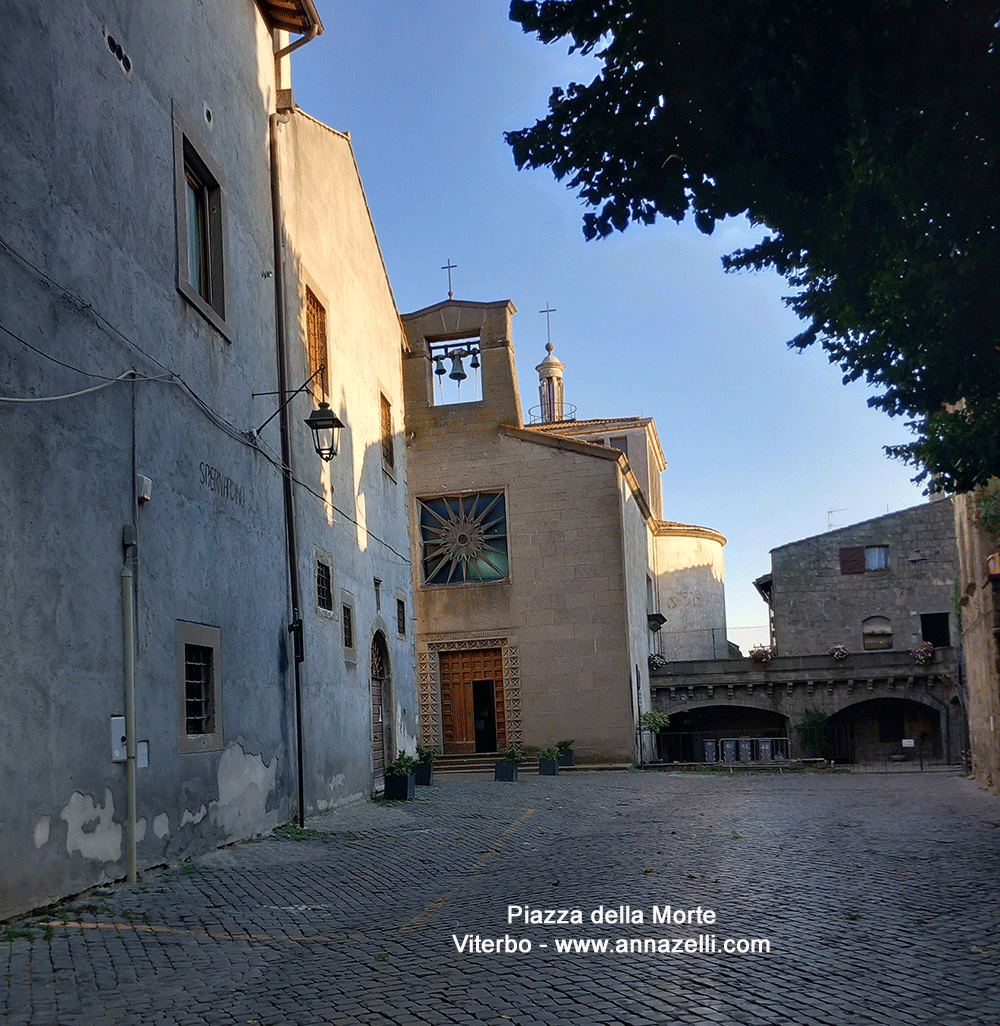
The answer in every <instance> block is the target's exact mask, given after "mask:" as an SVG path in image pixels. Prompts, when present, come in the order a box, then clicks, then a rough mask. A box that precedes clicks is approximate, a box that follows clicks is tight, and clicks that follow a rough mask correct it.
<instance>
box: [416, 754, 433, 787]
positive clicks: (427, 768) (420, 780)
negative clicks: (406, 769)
mask: <svg viewBox="0 0 1000 1026" xmlns="http://www.w3.org/2000/svg"><path fill="white" fill-rule="evenodd" d="M437 757H438V753H437V749H436V748H430V747H428V746H427V745H417V770H416V777H417V786H418V787H430V786H431V781H432V780H433V779H434V760H435V759H436V758H437Z"/></svg>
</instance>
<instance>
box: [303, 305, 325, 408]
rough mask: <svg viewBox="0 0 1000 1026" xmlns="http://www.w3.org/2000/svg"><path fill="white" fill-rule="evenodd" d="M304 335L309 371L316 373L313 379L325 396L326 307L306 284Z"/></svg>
mask: <svg viewBox="0 0 1000 1026" xmlns="http://www.w3.org/2000/svg"><path fill="white" fill-rule="evenodd" d="M306 336H307V337H306V344H307V346H308V349H309V373H310V374H315V375H316V377H315V378H314V379H313V380H314V381H315V383H316V385H317V387H318V388H319V389H320V390H321V391H322V393H323V395H324V396H325V395H326V394H327V374H326V308H325V307H324V306H323V304H322V303H321V302H320V301H319V300H318V299H317V298H316V293H315V292H313V290H312V289H311V288H309V286H308V285H307V286H306ZM320 368H322V370H320ZM317 371H318V372H319V373H318V374H317Z"/></svg>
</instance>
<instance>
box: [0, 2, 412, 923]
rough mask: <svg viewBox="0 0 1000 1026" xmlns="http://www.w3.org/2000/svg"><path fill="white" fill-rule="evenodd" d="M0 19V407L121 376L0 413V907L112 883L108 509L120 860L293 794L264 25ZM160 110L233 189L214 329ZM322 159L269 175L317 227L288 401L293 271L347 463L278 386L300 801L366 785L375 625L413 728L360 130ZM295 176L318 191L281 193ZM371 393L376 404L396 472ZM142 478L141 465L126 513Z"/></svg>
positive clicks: (88, 7) (89, 11) (214, 839)
mask: <svg viewBox="0 0 1000 1026" xmlns="http://www.w3.org/2000/svg"><path fill="white" fill-rule="evenodd" d="M3 13H4V20H5V33H4V37H3V40H2V42H0V48H2V53H0V57H2V60H0V82H2V86H3V89H4V94H5V95H7V96H14V95H17V96H18V97H19V101H18V103H16V104H12V105H11V108H10V111H9V117H8V129H7V132H6V133H5V137H4V142H3V144H2V146H3V157H4V166H5V174H4V175H3V176H2V179H0V225H2V228H0V241H2V245H0V321H2V324H3V327H4V328H5V329H6V333H5V334H2V335H0V395H3V396H6V397H8V398H14V397H16V398H19V399H31V398H36V399H37V398H42V397H53V396H64V395H69V394H70V393H76V392H79V391H82V390H85V389H89V388H91V387H93V386H95V385H104V384H107V383H108V380H109V379H112V378H115V377H117V376H118V375H121V374H123V373H125V372H129V371H130V370H132V369H134V373H135V380H127V381H122V382H116V383H113V384H110V385H109V387H106V388H101V389H100V390H99V391H94V392H89V393H87V394H82V395H77V396H75V397H73V398H66V399H62V400H60V401H57V402H46V403H17V404H12V403H0V434H2V438H3V446H2V447H0V553H2V560H0V566H2V568H3V569H2V571H0V614H2V616H3V618H4V620H5V622H6V624H7V625H8V626H7V628H6V629H5V630H4V631H3V632H2V633H0V680H2V682H3V686H4V692H5V701H4V702H3V703H2V705H0V743H2V752H3V755H2V762H0V767H2V778H0V782H2V785H3V787H2V795H0V916H4V915H10V914H13V913H16V912H18V911H21V910H24V909H27V908H30V907H33V906H38V905H41V904H43V903H45V902H48V901H51V900H53V899H55V898H57V897H59V896H61V895H65V894H69V893H73V892H75V891H79V890H82V889H84V888H86V887H88V886H90V885H92V884H95V883H97V882H100V881H103V880H107V879H110V878H116V877H121V876H123V875H124V873H125V859H126V852H125V827H124V823H125V807H126V794H125V771H124V765H123V764H121V763H116V762H113V761H112V758H111V729H110V718H111V717H112V716H113V715H120V714H122V713H123V712H124V683H123V680H124V669H123V667H124V659H123V652H124V641H123V633H124V627H123V611H122V585H121V574H122V568H123V563H124V552H123V547H122V541H121V539H122V528H123V525H125V524H134V525H135V527H136V529H137V536H138V548H137V550H136V554H135V558H134V559H132V560H130V562H131V565H132V571H133V574H134V578H133V579H134V585H133V594H134V599H135V609H136V614H135V625H136V640H135V659H136V687H135V693H136V728H137V729H136V736H137V738H138V739H140V740H146V741H148V749H149V767H148V768H146V769H140V770H139V771H138V774H137V805H138V822H137V836H138V863H139V866H140V868H141V867H142V866H145V865H153V864H157V863H163V862H170V861H175V860H177V859H180V858H183V857H185V856H187V855H189V854H192V853H194V852H197V851H201V850H204V849H206V848H209V847H212V846H215V845H218V844H221V843H226V842H228V841H232V840H235V839H238V838H243V837H247V836H250V835H253V834H255V833H258V832H260V831H262V830H267V829H269V828H270V827H272V826H274V825H276V824H278V823H281V822H286V821H287V820H288V819H289V818H290V817H291V815H292V813H293V811H294V807H295V804H296V787H295V783H296V767H295V722H294V716H293V702H292V694H293V688H292V675H291V672H290V654H289V647H288V624H289V621H290V618H291V614H292V611H291V610H290V608H289V589H288V569H289V568H288V562H287V556H286V546H285V519H284V505H283V498H282V477H281V469H280V458H279V457H278V447H279V443H278V432H277V421H276V420H275V421H272V423H271V424H270V425H269V426H268V427H267V428H265V430H264V431H263V433H262V434H261V435H260V438H259V439H258V440H256V441H255V440H254V439H253V438H252V437H251V430H252V429H255V428H257V427H259V426H260V425H261V424H262V423H263V422H264V421H265V420H266V419H267V418H268V417H269V416H270V415H271V414H272V413H273V412H274V411H275V409H276V408H277V406H278V403H279V401H280V400H279V399H277V398H276V397H275V393H276V392H277V389H278V379H277V357H276V346H275V282H276V273H277V271H278V269H277V268H276V267H275V261H274V247H273V230H272V202H271V181H270V163H269V159H268V145H269V122H268V118H269V113H270V112H271V111H273V110H274V106H275V88H274V71H273V59H272V50H273V41H272V36H271V33H270V31H269V29H268V27H267V26H266V25H265V23H264V21H263V19H262V17H261V14H260V12H259V10H258V8H257V7H256V5H255V4H254V3H252V2H250V0H226V2H223V3H217V4H201V3H199V2H197V0H167V2H164V3H161V4H157V5H156V7H155V9H154V8H149V7H147V6H143V5H134V4H129V3H124V2H112V0H107V2H100V0H92V2H82V3H79V4H60V5H55V6H52V5H48V4H43V3H41V2H31V0H29V2H26V3H18V4H13V3H5V4H4V5H3ZM112 39H113V40H114V43H115V44H116V45H117V46H118V47H120V48H121V54H119V53H118V52H117V51H115V50H113V49H112V45H111V42H110V40H112ZM126 56H127V58H128V62H127V63H128V67H127V68H126V66H125V61H124V59H123V57H126ZM298 117H299V116H298V115H296V118H298ZM178 120H179V121H180V123H182V126H183V133H184V134H187V135H188V136H189V138H190V139H191V140H192V142H193V144H194V145H195V146H196V147H197V150H198V152H199V154H200V155H202V156H203V157H204V158H205V159H206V160H210V161H211V162H212V164H213V165H214V166H215V167H217V168H218V170H219V173H220V175H221V176H222V178H223V183H222V184H223V185H224V196H225V204H224V207H225V215H226V217H225V228H224V235H225V240H226V250H227V253H226V261H225V288H226V303H225V323H224V325H222V328H221V330H220V326H219V324H218V323H216V322H213V321H212V320H210V319H209V318H208V317H206V316H205V315H204V313H203V312H202V311H201V310H199V309H198V308H196V306H195V305H194V304H193V303H192V302H191V301H189V299H188V298H186V297H185V296H183V295H182V294H181V292H180V291H179V290H178V243H177V240H178V213H177V210H176V208H175V192H176V190H175V185H176V183H175V121H178ZM313 124H314V123H313ZM284 127H285V129H286V134H285V136H284V137H282V140H281V143H280V146H281V153H282V155H283V156H284V157H285V158H286V159H287V160H289V161H290V162H294V160H295V159H297V156H296V153H297V151H296V149H295V146H294V145H293V142H292V140H291V139H290V137H291V136H292V135H293V133H294V132H295V124H294V122H293V123H290V124H289V125H286V126H284ZM320 128H321V126H316V128H315V131H316V132H317V133H318V132H319V131H320ZM322 131H323V132H326V131H328V130H326V129H322ZM324 138H325V137H324ZM314 143H315V140H314ZM326 145H327V149H326V150H325V151H324V150H323V147H322V146H318V145H313V144H308V143H304V144H303V146H302V147H301V148H300V149H301V152H302V153H305V152H308V153H309V154H311V157H310V159H312V160H314V161H315V160H316V159H317V156H322V158H323V159H324V160H326V161H327V163H326V164H325V165H324V167H323V168H322V169H321V173H320V172H317V173H315V174H314V173H313V171H310V172H309V176H308V179H307V180H306V181H303V180H302V179H300V178H299V177H296V175H295V174H294V173H290V174H289V176H288V177H287V180H285V181H283V183H282V184H283V187H284V192H285V198H286V201H290V202H288V206H289V210H290V214H289V216H290V218H291V219H292V222H294V219H295V218H299V227H300V229H301V226H302V223H303V222H305V221H307V220H308V221H309V223H310V228H309V231H305V230H300V231H299V232H298V233H296V231H295V224H294V223H290V225H289V227H288V232H287V234H286V236H285V237H284V239H283V243H284V258H285V266H286V269H287V280H285V281H284V284H285V296H286V310H285V313H286V321H287V322H288V323H289V324H290V325H291V330H290V331H289V338H290V347H291V350H292V351H291V353H290V356H289V364H290V367H289V378H290V379H291V378H294V377H295V376H296V373H297V372H296V370H295V367H296V366H298V368H299V369H300V370H301V371H302V373H301V376H300V377H298V380H295V381H294V382H292V381H290V387H292V388H295V387H297V386H298V384H299V383H300V382H301V381H302V380H304V379H305V378H306V377H307V376H308V372H307V371H306V370H305V369H304V367H305V364H304V358H303V355H302V352H301V349H302V340H301V337H300V335H299V333H298V328H299V316H300V312H301V289H300V287H299V285H300V282H299V279H298V275H299V273H300V272H302V273H308V272H309V271H310V270H311V271H312V273H313V274H314V275H318V276H321V277H324V278H325V280H326V281H327V286H326V287H327V289H328V291H329V294H330V295H329V299H330V303H331V309H332V310H334V311H339V312H335V314H333V315H332V330H331V335H332V336H334V337H335V339H336V349H335V352H334V353H333V357H334V360H333V362H335V363H336V364H337V367H338V369H339V378H337V379H336V380H337V381H338V383H339V384H341V385H343V391H342V392H340V393H338V395H337V397H336V400H337V401H336V403H335V406H336V408H337V409H338V410H339V411H341V412H342V414H343V413H346V416H345V418H344V419H345V420H346V421H347V423H348V430H347V431H345V442H346V444H345V448H344V451H343V452H342V454H341V456H340V457H338V458H337V459H338V461H339V462H334V463H333V464H330V465H322V466H321V465H320V461H319V460H318V458H317V457H316V455H315V454H314V453H313V451H312V444H311V441H310V439H309V438H308V437H307V430H306V428H305V427H304V426H303V425H302V423H301V420H302V418H303V417H304V416H305V415H306V414H307V413H308V411H309V410H310V409H311V402H310V401H309V397H308V396H307V395H301V396H299V397H297V398H296V399H295V400H293V402H294V404H295V405H294V407H293V418H292V419H293V423H294V425H295V432H294V437H293V440H292V442H293V444H292V456H291V466H292V472H293V475H294V476H295V485H294V504H295V510H296V520H295V523H296V530H297V533H299V534H301V535H302V537H301V538H300V541H299V550H298V551H299V572H300V577H301V580H302V583H303V592H304V595H305V596H306V600H307V601H306V602H304V603H303V604H304V605H305V606H307V608H306V609H304V610H303V618H304V620H305V621H306V624H305V626H306V653H307V660H306V663H305V664H303V667H304V669H303V676H304V688H303V698H304V702H303V705H304V712H306V714H307V715H306V719H305V724H306V730H305V732H304V735H303V742H304V748H305V753H306V758H305V765H304V771H305V774H304V779H305V782H306V788H305V790H306V803H307V806H308V807H309V808H310V809H313V808H316V809H319V808H324V807H328V806H329V805H331V804H333V803H335V802H337V801H340V800H344V799H345V798H350V797H352V796H357V795H359V794H362V793H367V792H368V791H369V790H370V788H371V783H372V777H371V744H370V730H371V712H370V708H369V704H370V703H369V698H368V696H369V680H368V648H369V646H370V642H371V638H372V636H373V635H374V632H375V631H376V630H381V631H382V632H383V633H384V634H385V635H386V638H387V641H388V644H389V652H390V663H391V666H392V680H393V685H392V691H393V697H394V700H395V705H394V707H393V709H392V710H391V717H392V721H393V722H392V724H391V730H390V733H391V735H392V737H393V739H394V742H396V743H398V744H399V745H400V746H406V745H412V741H413V737H414V735H415V701H414V700H413V699H412V694H413V685H412V678H413V669H412V664H413V657H412V645H413V640H412V628H411V626H410V623H409V622H407V623H406V625H405V631H404V632H400V631H398V630H397V623H396V605H395V603H396V598H397V596H399V597H400V598H401V599H402V600H403V601H404V604H405V606H406V614H407V618H409V617H410V616H411V615H412V614H411V612H410V609H411V591H410V583H409V565H408V562H407V556H408V552H407V519H406V505H405V487H406V480H405V447H404V445H403V443H402V432H401V430H400V427H399V425H401V422H402V414H401V408H402V401H401V381H400V368H399V346H400V336H399V328H398V321H397V320H396V315H395V311H394V308H393V304H392V297H391V292H390V290H389V286H388V282H387V280H386V277H385V269H384V266H383V265H382V261H381V257H380V255H379V253H378V247H377V242H376V241H375V238H374V231H373V228H372V225H371V220H370V216H369V214H368V211H367V208H366V207H365V205H364V200H363V195H362V191H361V186H360V183H359V180H358V176H357V169H356V168H355V166H354V162H353V156H352V155H351V153H350V147H349V145H348V144H347V141H346V139H345V138H344V137H343V136H336V134H335V133H331V134H330V139H329V140H327V141H326ZM299 156H301V153H299ZM6 172H9V173H6ZM317 174H320V177H321V178H322V182H321V185H322V186H323V187H322V188H317V181H319V179H318V178H317V176H316V175H317ZM323 176H325V177H323ZM299 189H307V190H308V191H309V195H310V197H313V196H318V197H320V200H322V198H323V197H326V202H325V203H324V202H319V203H318V204H317V203H316V202H315V200H314V199H310V203H311V204H312V205H309V204H305V205H304V206H302V207H299V206H297V205H296V202H295V193H296V190H299ZM338 233H340V234H339V235H338ZM321 238H326V242H325V247H326V248H325V249H322V251H317V252H313V251H312V250H311V248H310V247H313V248H315V246H316V245H317V240H319V239H321ZM338 318H339V319H338ZM19 339H23V342H22V341H19ZM296 346H297V347H298V349H296ZM373 354H374V356H375V358H372V356H373ZM296 360H297V361H298V363H297V364H296ZM380 390H381V391H382V392H384V394H386V395H387V396H388V397H389V398H390V400H391V402H392V403H393V404H394V406H395V408H396V410H397V417H398V419H397V422H396V423H397V428H396V435H395V439H394V441H395V445H396V452H397V454H398V457H399V459H398V461H397V464H396V477H395V480H393V481H389V480H386V479H385V478H384V476H383V471H382V465H381V454H380V442H381V438H380V435H381V433H380V428H379V398H378V392H379V391H380ZM254 393H257V395H256V396H255V394H254ZM267 393H270V394H267ZM136 473H138V474H140V475H144V476H146V477H148V478H150V479H151V481H152V498H151V501H150V502H148V503H144V504H142V505H138V504H137V503H136V497H135V492H134V479H135V474H136ZM331 503H335V504H336V505H337V506H338V508H339V511H334V510H333V506H332V505H331ZM317 549H321V550H323V551H325V552H327V553H328V554H329V555H330V556H331V559H332V562H333V563H334V565H335V566H336V567H337V576H336V577H335V582H334V586H335V588H336V590H337V593H338V597H339V594H340V593H341V591H347V590H351V591H353V592H356V595H357V613H358V624H357V633H358V635H359V639H358V651H359V655H358V658H357V660H356V663H355V664H349V663H348V662H347V661H345V658H344V653H343V649H342V645H341V644H340V637H341V635H340V624H339V623H335V624H328V623H321V622H319V618H318V617H317V616H316V610H315V563H314V554H315V552H316V550H317ZM375 577H381V579H382V581H383V585H382V598H383V608H382V610H381V611H378V610H376V609H375V607H374V592H373V581H374V578H375ZM181 621H183V622H188V623H193V624H198V625H208V626H210V627H212V628H215V629H217V630H218V638H219V647H218V652H217V653H216V655H217V663H216V671H217V673H218V676H219V679H220V681H221V696H220V704H219V707H218V709H217V710H216V720H217V722H218V723H221V729H220V730H219V731H218V738H217V739H216V742H215V743H213V744H212V745H211V746H210V748H209V750H205V751H200V752H187V751H182V748H183V747H184V745H183V740H184V739H183V738H182V736H181V735H182V734H183V733H184V732H185V728H184V726H183V721H182V717H181V712H182V708H183V700H182V693H181V690H180V688H179V686H178V656H177V653H178V643H177V639H178V623H179V622H181ZM182 650H183V648H182Z"/></svg>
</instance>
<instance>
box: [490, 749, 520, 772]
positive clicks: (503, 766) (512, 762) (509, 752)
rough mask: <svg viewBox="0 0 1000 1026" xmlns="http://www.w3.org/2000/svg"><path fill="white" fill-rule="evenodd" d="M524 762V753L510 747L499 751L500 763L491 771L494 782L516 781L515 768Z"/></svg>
mask: <svg viewBox="0 0 1000 1026" xmlns="http://www.w3.org/2000/svg"><path fill="white" fill-rule="evenodd" d="M522 762H524V752H522V751H521V749H520V748H515V747H514V746H513V745H510V746H509V747H507V748H504V749H501V751H500V761H499V762H498V763H497V764H496V766H495V767H494V770H493V779H494V780H517V767H518V766H520V765H521V763H522Z"/></svg>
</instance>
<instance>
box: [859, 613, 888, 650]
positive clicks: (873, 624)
mask: <svg viewBox="0 0 1000 1026" xmlns="http://www.w3.org/2000/svg"><path fill="white" fill-rule="evenodd" d="M861 633H862V635H863V637H864V647H865V649H866V650H871V649H878V648H892V624H891V623H890V621H889V618H888V617H887V616H869V617H866V618H865V619H864V620H862V621H861Z"/></svg>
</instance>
